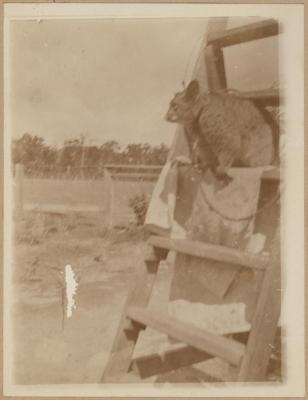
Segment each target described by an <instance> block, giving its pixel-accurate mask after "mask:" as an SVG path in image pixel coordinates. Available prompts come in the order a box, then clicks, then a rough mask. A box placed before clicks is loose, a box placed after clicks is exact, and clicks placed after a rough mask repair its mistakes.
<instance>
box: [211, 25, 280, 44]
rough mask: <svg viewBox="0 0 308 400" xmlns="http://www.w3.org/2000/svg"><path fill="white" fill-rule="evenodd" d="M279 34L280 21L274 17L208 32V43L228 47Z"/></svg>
mask: <svg viewBox="0 0 308 400" xmlns="http://www.w3.org/2000/svg"><path fill="white" fill-rule="evenodd" d="M278 34H279V25H278V22H277V21H276V20H274V19H268V20H265V21H260V22H255V23H253V24H249V25H243V26H239V27H236V28H232V29H227V30H224V31H220V32H212V33H211V32H210V33H209V34H208V43H209V44H211V45H213V44H215V45H216V46H219V47H227V46H234V45H236V44H240V43H245V42H250V41H252V40H257V39H263V38H266V37H270V36H275V35H278Z"/></svg>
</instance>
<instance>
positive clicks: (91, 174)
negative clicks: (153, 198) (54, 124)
mask: <svg viewBox="0 0 308 400" xmlns="http://www.w3.org/2000/svg"><path fill="white" fill-rule="evenodd" d="M17 169H18V168H17V165H15V166H14V167H13V172H14V175H15V176H16V174H17ZM161 169H162V166H159V165H143V164H134V165H133V164H105V165H103V166H101V167H99V168H98V167H91V166H86V167H56V168H55V167H48V166H47V167H46V166H45V167H41V166H33V167H25V168H24V174H25V176H26V177H27V178H34V179H35V178H42V179H74V180H75V179H76V180H84V179H88V180H99V179H104V177H105V172H106V171H107V170H108V171H109V173H110V174H111V175H112V177H113V178H114V179H118V180H137V181H140V180H149V181H155V180H156V179H157V178H158V175H159V174H160V171H161Z"/></svg>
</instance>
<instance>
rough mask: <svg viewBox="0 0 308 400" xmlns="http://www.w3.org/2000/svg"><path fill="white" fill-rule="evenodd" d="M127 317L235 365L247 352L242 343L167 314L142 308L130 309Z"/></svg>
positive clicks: (238, 363)
mask: <svg viewBox="0 0 308 400" xmlns="http://www.w3.org/2000/svg"><path fill="white" fill-rule="evenodd" d="M126 315H127V317H128V318H130V319H132V320H133V321H136V322H139V323H140V324H143V325H145V326H150V327H151V328H153V329H156V330H158V331H160V332H163V333H165V334H167V335H169V336H171V337H172V338H174V339H177V340H180V341H182V342H184V343H186V344H188V345H190V346H193V347H195V348H196V349H199V350H202V351H205V352H206V353H209V354H212V355H213V356H216V357H220V358H222V359H224V360H226V361H228V362H230V363H231V364H233V365H240V362H241V359H242V357H243V355H244V352H245V346H244V345H243V344H242V343H239V342H236V341H235V340H232V339H228V338H226V337H224V336H220V335H214V334H212V333H210V332H207V331H204V330H203V329H199V328H197V327H194V326H191V325H189V324H187V323H185V322H181V321H179V320H177V319H175V318H172V317H170V316H169V315H167V314H166V315H163V314H161V313H158V312H155V311H152V310H147V309H145V308H142V307H129V308H128V309H127V313H126Z"/></svg>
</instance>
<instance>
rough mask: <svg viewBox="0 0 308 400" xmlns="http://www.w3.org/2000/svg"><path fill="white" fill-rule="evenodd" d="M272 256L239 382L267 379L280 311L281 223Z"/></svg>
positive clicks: (274, 240)
mask: <svg viewBox="0 0 308 400" xmlns="http://www.w3.org/2000/svg"><path fill="white" fill-rule="evenodd" d="M271 247H272V248H271V256H270V260H269V263H268V265H267V269H266V272H265V276H264V279H263V283H262V286H261V291H260V296H259V300H258V303H257V308H256V311H255V316H254V319H253V321H252V326H251V331H250V335H249V339H248V342H247V347H246V352H245V355H244V358H243V361H242V364H241V368H240V372H239V377H238V381H239V382H260V381H263V380H265V377H266V372H267V367H268V363H269V359H270V356H271V353H272V349H273V348H274V340H275V334H276V331H277V325H278V320H279V316H280V311H281V276H280V274H281V265H280V226H279V225H278V227H277V229H276V232H275V236H274V238H273V240H272V246H271Z"/></svg>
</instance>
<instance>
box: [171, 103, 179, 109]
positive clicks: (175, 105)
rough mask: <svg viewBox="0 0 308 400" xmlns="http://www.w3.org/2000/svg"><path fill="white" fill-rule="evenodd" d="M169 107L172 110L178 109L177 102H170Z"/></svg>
mask: <svg viewBox="0 0 308 400" xmlns="http://www.w3.org/2000/svg"><path fill="white" fill-rule="evenodd" d="M171 108H172V110H173V111H177V109H178V106H177V104H174V103H173V104H171Z"/></svg>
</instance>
